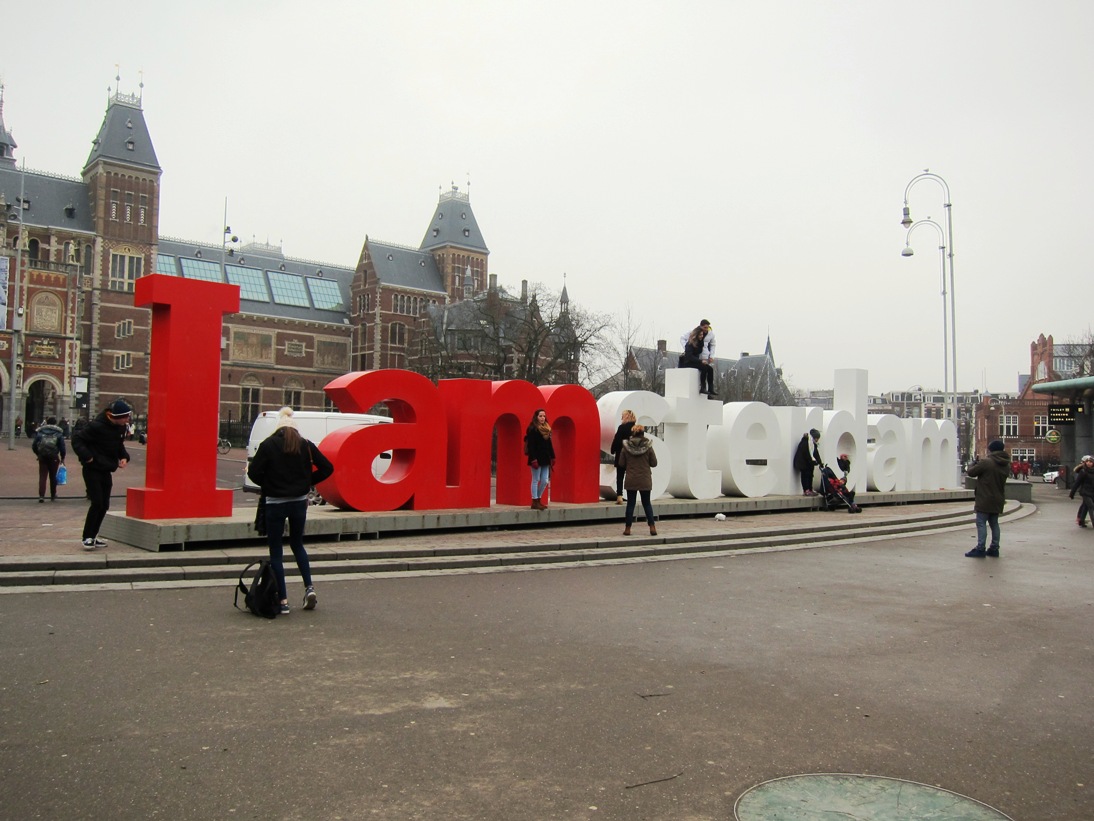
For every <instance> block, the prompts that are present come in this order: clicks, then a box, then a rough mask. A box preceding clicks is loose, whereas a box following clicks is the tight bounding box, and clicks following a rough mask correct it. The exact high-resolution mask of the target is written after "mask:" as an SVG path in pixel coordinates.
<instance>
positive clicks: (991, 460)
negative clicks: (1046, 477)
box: [965, 439, 1010, 559]
mask: <svg viewBox="0 0 1094 821" xmlns="http://www.w3.org/2000/svg"><path fill="white" fill-rule="evenodd" d="M1004 448H1005V445H1004V444H1003V443H1002V442H1001V441H999V440H998V439H996V440H995V441H994V442H992V443H991V444H990V445H988V455H987V456H986V457H984V458H983V459H981V460H980V461H979V462H977V463H976V464H974V465H973V466H972V467H970V468H969V470H968V474H967V475H969V476H975V477H976V496H975V498H974V501H973V510H975V511H976V547H974V548H973V549H972V550H970V551H969V552H968V553H966V554H965V555H966V556H968V557H969V558H970V559H982V558H984V557H985V556H998V555H999V514H1000V513H1002V512H1003V507H1004V505H1006V503H1007V497H1006V487H1007V476H1008V475H1010V457H1009V456H1008V455H1007V452H1006V450H1004ZM989 527H990V528H991V544H989V545H988V549H987V550H985V549H984V543H985V542H986V541H987V535H988V534H987V529H988V528H989Z"/></svg>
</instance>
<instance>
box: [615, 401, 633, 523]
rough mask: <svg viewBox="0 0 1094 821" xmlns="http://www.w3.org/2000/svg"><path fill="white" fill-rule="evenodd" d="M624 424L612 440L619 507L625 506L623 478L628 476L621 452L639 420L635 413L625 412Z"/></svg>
mask: <svg viewBox="0 0 1094 821" xmlns="http://www.w3.org/2000/svg"><path fill="white" fill-rule="evenodd" d="M622 419H623V423H622V424H621V425H620V426H619V427H618V428H616V429H615V438H614V439H612V450H611V454H612V456H614V457H615V503H616V504H617V505H621V504H623V476H624V475H626V473H627V470H626V468H624V467H623V465H621V464H620V462H619V452H620V450H622V448H623V443H624V442H626V441H627V440H628V439H630V438H631V428H633V427H634V423H635V422H637V421H638V420H637V418H636V417H635V415H634V411H630V410H625V411H623V417H622Z"/></svg>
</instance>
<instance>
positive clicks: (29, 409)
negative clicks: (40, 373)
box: [23, 379, 57, 424]
mask: <svg viewBox="0 0 1094 821" xmlns="http://www.w3.org/2000/svg"><path fill="white" fill-rule="evenodd" d="M56 415H57V386H56V385H54V384H53V383H52V382H51V381H50V380H48V379H35V380H34V381H33V382H31V383H30V384H29V385H27V386H26V398H25V400H24V402H23V419H24V420H25V421H26V422H28V423H29V422H34V423H36V424H41V423H42V422H44V421H45V420H46V418H47V417H49V416H56Z"/></svg>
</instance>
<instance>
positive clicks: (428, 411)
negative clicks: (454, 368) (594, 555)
mask: <svg viewBox="0 0 1094 821" xmlns="http://www.w3.org/2000/svg"><path fill="white" fill-rule="evenodd" d="M326 391H327V395H328V396H330V398H331V401H333V402H334V403H335V404H336V405H337V406H338V407H339V409H340V410H342V411H344V412H347V413H366V412H368V410H369V409H370V408H372V407H373V406H374V405H375V404H377V403H378V402H384V403H386V404H387V405H388V407H389V408H390V410H391V415H392V419H393V420H394V422H393V424H390V425H373V426H369V427H360V428H343V429H341V430H338V431H335V432H334V433H331V434H330V435H329V436H327V437H326V438H325V439H324V440H323V443H322V446H321V447H322V450H323V453H324V454H325V455H326V456H327V458H329V459H330V460H331V462H333V463H334V475H333V476H332V477H331V478H330V479H328V480H327V481H326V482H325V483H324V484H323V486H322V487H321V488H320V492H321V493H322V494H323V496H324V497H325V498H326V499H327V500H328V501H330V502H332V503H333V504H335V505H337V506H339V507H343V508H351V509H355V510H394V509H396V508H407V509H412V510H437V509H449V508H471V507H489V506H490V473H491V471H490V451H491V440H492V438H493V436H494V433H495V431H496V433H497V458H498V462H497V490H496V498H497V502H498V504H513V505H521V506H524V505H527V504H528V503H529V502H530V501H531V476H530V472H529V468H528V460H527V458H526V457H525V456H524V454H523V441H524V431H525V428H526V427H527V426H528V423H529V421H530V420H531V418H532V413H533V412H534V411H535V409H536V408H538V407H545V408H547V412H548V418H549V419H551V422H552V425H553V426H554V430H555V431H556V433H555V439H554V442H555V452H556V455H557V457H558V463H557V464H556V471H555V472H553V474H552V480H551V484H552V489H551V498H552V499H554V500H555V501H559V502H595V501H597V500H598V499H599V496H600V487H599V471H598V468H599V461H600V416H599V412H598V410H597V407H596V402H595V401H594V400H593V397H592V394H590V393H589V392H588V391H587V390H585V389H584V388H581V387H579V386H577V385H558V386H548V387H544V388H536V387H535V386H534V385H531V384H529V383H527V382H521V381H515V380H514V381H507V382H482V381H477V380H471V379H452V380H442V381H441V382H440V384H439V385H438V386H437V387H436V388H434V387H433V384H432V383H431V382H430V381H429V380H428V379H426V378H425V377H423V376H419V375H418V374H414V373H410V372H409V371H395V370H391V371H363V372H359V373H350V374H346V375H345V376H342V377H339V378H338V379H335V380H334V381H333V382H331V383H330V384H329V385H327V387H326ZM386 450H390V451H392V460H391V466H390V467H389V468H388V470H387V472H386V473H385V474H384V476H383V478H382V479H376V478H374V477H373V475H372V471H371V465H372V460H373V459H374V458H375V457H376V456H377V455H378V454H379V453H381V452H383V451H386Z"/></svg>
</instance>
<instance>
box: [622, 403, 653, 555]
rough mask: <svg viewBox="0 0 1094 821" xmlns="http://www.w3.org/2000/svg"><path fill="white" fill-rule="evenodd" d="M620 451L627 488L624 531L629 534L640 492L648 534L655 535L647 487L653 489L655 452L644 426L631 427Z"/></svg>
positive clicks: (626, 534) (649, 489) (625, 534)
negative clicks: (628, 436)
mask: <svg viewBox="0 0 1094 821" xmlns="http://www.w3.org/2000/svg"><path fill="white" fill-rule="evenodd" d="M620 452H621V456H620V460H619V461H620V462H622V464H623V470H624V471H626V474H627V476H626V480H625V482H624V486H625V487H626V489H627V514H626V526H625V527H624V529H623V535H624V536H630V535H631V522H633V521H634V507H635V502H636V501H637V500H638V497H639V496H641V497H642V510H643V512H644V513H645V514H646V524H648V525H649V526H650V535H651V536H656V535H657V525H656V524H655V523H654V519H653V505H652V504H651V503H650V491H652V490H653V468H655V467H657V454H656V453H655V452H654V450H653V441H652V440H650V439H649V438H647V437H646V429H645V428H644V427H642V425H635V426H634V427H632V428H631V435H630V438H628V439H627V440H626V441H625V442H623V447H622V450H621V451H620Z"/></svg>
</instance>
